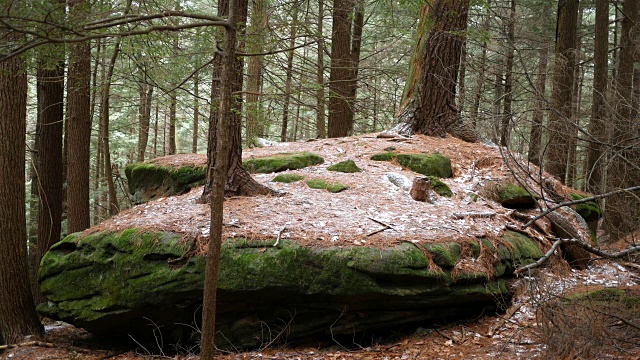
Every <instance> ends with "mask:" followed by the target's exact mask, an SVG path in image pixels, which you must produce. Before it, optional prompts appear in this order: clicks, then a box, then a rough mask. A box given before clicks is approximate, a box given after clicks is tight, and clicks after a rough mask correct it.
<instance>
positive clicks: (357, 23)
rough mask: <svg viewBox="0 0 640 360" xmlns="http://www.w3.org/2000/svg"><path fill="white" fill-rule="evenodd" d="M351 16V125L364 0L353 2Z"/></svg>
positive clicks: (356, 90)
mask: <svg viewBox="0 0 640 360" xmlns="http://www.w3.org/2000/svg"><path fill="white" fill-rule="evenodd" d="M355 1H356V3H355V12H354V15H353V36H352V38H351V76H350V79H349V98H348V99H347V102H348V104H349V111H350V114H349V116H350V118H351V120H350V121H351V123H353V122H354V119H355V110H356V95H357V92H358V67H359V66H360V49H361V48H362V28H363V27H364V0H355Z"/></svg>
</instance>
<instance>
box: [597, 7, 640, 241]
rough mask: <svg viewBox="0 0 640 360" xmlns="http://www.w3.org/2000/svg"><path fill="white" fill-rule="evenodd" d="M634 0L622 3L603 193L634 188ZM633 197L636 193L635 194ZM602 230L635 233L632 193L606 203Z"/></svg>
mask: <svg viewBox="0 0 640 360" xmlns="http://www.w3.org/2000/svg"><path fill="white" fill-rule="evenodd" d="M638 9H639V1H638V0H627V1H625V2H624V5H623V9H622V12H623V14H624V15H625V16H624V18H623V20H622V32H621V38H620V54H619V62H618V72H617V76H616V79H615V91H616V93H615V96H614V98H615V99H616V102H615V103H614V104H613V106H615V115H614V116H613V121H612V124H611V126H612V127H611V140H610V141H611V145H612V146H613V149H612V150H613V153H612V155H611V160H610V161H609V164H608V165H609V169H608V171H607V190H616V189H623V188H627V187H630V186H632V185H637V182H638V179H639V178H640V171H639V170H638V166H639V165H640V150H638V149H634V147H633V146H634V141H637V140H635V137H636V136H637V125H636V124H635V122H636V121H637V119H632V118H631V104H632V102H633V101H632V85H633V67H634V66H633V65H634V53H635V51H636V47H637V42H638V30H639V26H638V20H639V19H638ZM635 195H637V194H635ZM604 218H605V228H606V230H607V231H608V233H609V235H610V240H613V241H615V240H618V239H620V238H621V237H623V236H624V235H626V234H628V233H629V232H631V231H633V230H635V229H636V228H637V226H638V222H639V221H640V201H638V199H637V197H635V196H634V194H626V193H620V194H616V195H613V196H611V197H609V198H607V200H606V204H605V216H604Z"/></svg>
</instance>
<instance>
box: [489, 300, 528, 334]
mask: <svg viewBox="0 0 640 360" xmlns="http://www.w3.org/2000/svg"><path fill="white" fill-rule="evenodd" d="M521 307H522V304H519V305H517V306H511V307H510V308H509V310H507V313H506V314H504V316H501V317H500V321H499V322H498V323H497V324H496V325H494V326H492V327H490V328H489V331H487V337H493V335H495V334H496V332H498V330H500V328H501V327H502V326H504V323H505V322H507V320H509V319H511V318H512V317H513V315H515V314H516V313H517V312H518V310H520V308H521Z"/></svg>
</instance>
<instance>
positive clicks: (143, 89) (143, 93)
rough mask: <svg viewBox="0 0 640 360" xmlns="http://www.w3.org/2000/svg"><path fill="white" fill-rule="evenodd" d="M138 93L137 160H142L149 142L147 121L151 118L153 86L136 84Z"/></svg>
mask: <svg viewBox="0 0 640 360" xmlns="http://www.w3.org/2000/svg"><path fill="white" fill-rule="evenodd" d="M138 86H139V88H138V93H139V94H140V105H139V109H138V110H139V111H138V121H139V125H140V129H139V131H138V158H137V161H144V156H145V154H146V151H147V144H148V143H149V121H150V120H151V97H152V96H153V86H151V85H147V84H139V85H138Z"/></svg>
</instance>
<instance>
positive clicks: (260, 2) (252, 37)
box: [245, 0, 267, 146]
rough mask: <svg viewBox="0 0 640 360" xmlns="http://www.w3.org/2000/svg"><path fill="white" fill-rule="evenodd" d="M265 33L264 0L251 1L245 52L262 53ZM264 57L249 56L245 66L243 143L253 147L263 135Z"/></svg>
mask: <svg viewBox="0 0 640 360" xmlns="http://www.w3.org/2000/svg"><path fill="white" fill-rule="evenodd" d="M266 31H267V15H266V13H265V9H264V0H253V1H252V11H251V31H250V33H249V36H248V37H247V38H248V39H247V51H248V52H249V53H254V54H259V53H262V52H263V51H264V41H265V35H266ZM263 64H264V56H251V57H249V60H248V64H247V105H246V113H247V134H246V140H245V143H246V145H247V146H254V145H256V144H255V141H256V138H257V137H259V136H262V135H263V133H264V125H263V123H262V121H263V117H262V111H263V109H262V103H261V99H260V90H261V89H262V75H263V73H262V68H263V67H264V65H263Z"/></svg>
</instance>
